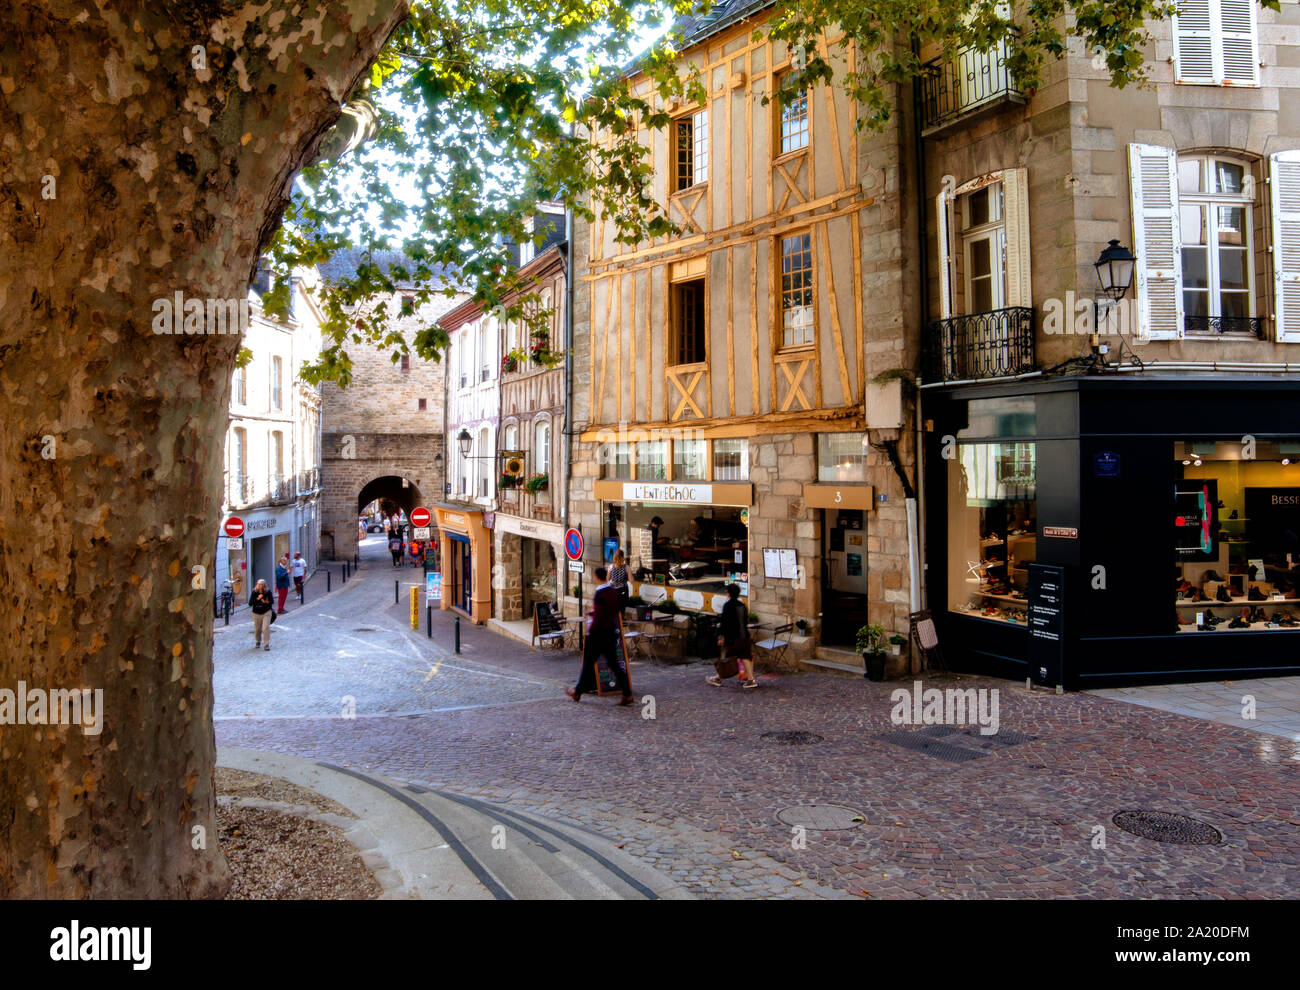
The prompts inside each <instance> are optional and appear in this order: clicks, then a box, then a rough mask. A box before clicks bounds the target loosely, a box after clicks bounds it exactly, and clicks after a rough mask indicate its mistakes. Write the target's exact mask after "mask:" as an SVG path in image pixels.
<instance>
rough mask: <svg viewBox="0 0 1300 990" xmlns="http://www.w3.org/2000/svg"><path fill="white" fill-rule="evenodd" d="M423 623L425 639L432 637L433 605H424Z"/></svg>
mask: <svg viewBox="0 0 1300 990" xmlns="http://www.w3.org/2000/svg"><path fill="white" fill-rule="evenodd" d="M424 623H425V625H424V637H425V639H433V606H432V605H425V606H424Z"/></svg>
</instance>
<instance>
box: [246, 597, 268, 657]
mask: <svg viewBox="0 0 1300 990" xmlns="http://www.w3.org/2000/svg"><path fill="white" fill-rule="evenodd" d="M249 605H250V606H251V607H252V609H253V649H257V648H258V647H259V646H262V643H263V640H265V642H266V645H265V646H264V647H263V649H266V650H269V649H270V648H271V618H272V616H271V608H272V602H271V589H269V588H268V587H267V586H266V582H265V581H258V582H257V584H256V585H255V586H254V588H253V597H252V598H250V599H249Z"/></svg>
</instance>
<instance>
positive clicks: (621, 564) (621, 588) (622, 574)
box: [609, 550, 629, 606]
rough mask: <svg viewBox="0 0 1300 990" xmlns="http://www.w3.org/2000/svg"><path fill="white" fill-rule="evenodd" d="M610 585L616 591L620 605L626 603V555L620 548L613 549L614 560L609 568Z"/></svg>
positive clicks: (627, 593)
mask: <svg viewBox="0 0 1300 990" xmlns="http://www.w3.org/2000/svg"><path fill="white" fill-rule="evenodd" d="M609 583H610V587H612V588H614V590H616V591H617V592H618V600H619V604H620V605H624V606H625V605H627V599H628V595H629V592H628V589H627V557H626V555H625V554H624V553H623V551H622V550H615V551H614V560H613V563H612V564H611V565H610V568H609Z"/></svg>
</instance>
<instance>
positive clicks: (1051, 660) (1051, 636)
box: [1028, 564, 1065, 687]
mask: <svg viewBox="0 0 1300 990" xmlns="http://www.w3.org/2000/svg"><path fill="white" fill-rule="evenodd" d="M1028 599H1029V608H1028V611H1029V679H1030V680H1031V681H1032V682H1033V683H1034V684H1037V685H1039V686H1040V687H1056V686H1057V685H1059V684H1061V682H1062V677H1063V676H1064V667H1065V568H1063V567H1054V566H1052V565H1050V564H1030V565H1029V596H1028Z"/></svg>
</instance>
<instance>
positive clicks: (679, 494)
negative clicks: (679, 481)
mask: <svg viewBox="0 0 1300 990" xmlns="http://www.w3.org/2000/svg"><path fill="white" fill-rule="evenodd" d="M623 498H624V499H626V500H627V501H629V502H712V501H713V486H712V485H673V484H669V483H666V482H665V483H664V484H647V483H645V482H641V481H629V482H625V483H624V485H623Z"/></svg>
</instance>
